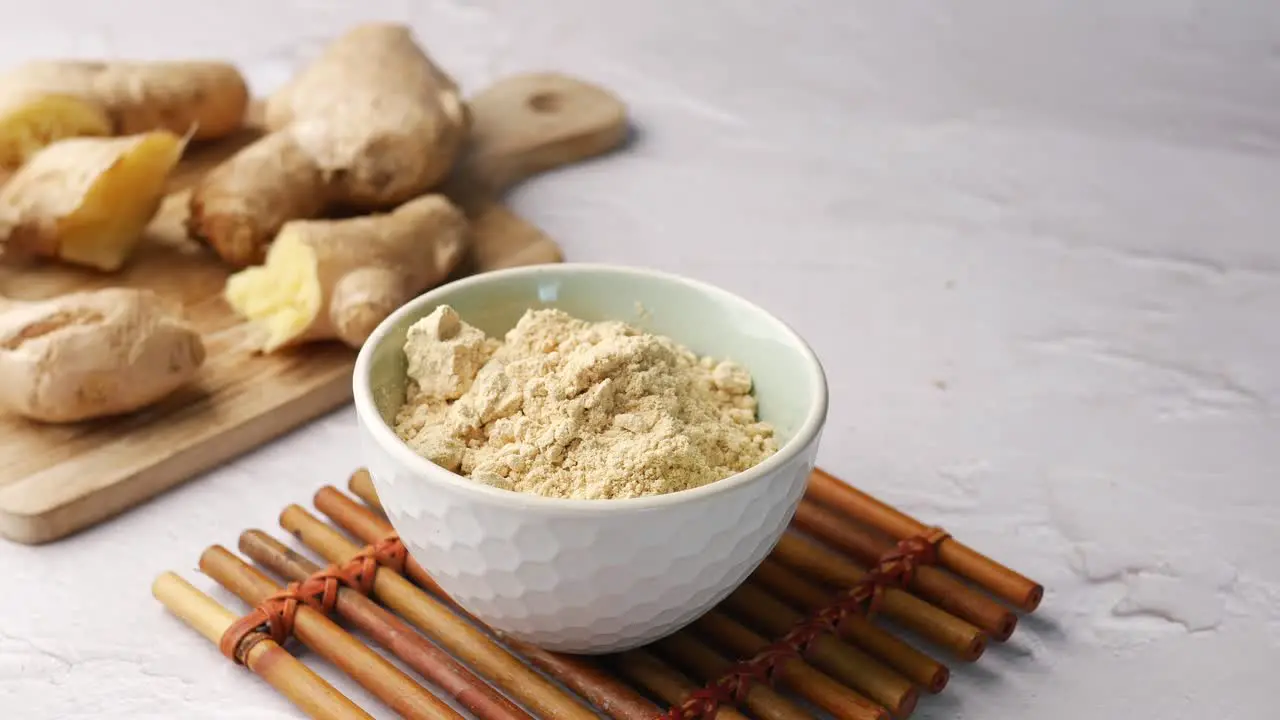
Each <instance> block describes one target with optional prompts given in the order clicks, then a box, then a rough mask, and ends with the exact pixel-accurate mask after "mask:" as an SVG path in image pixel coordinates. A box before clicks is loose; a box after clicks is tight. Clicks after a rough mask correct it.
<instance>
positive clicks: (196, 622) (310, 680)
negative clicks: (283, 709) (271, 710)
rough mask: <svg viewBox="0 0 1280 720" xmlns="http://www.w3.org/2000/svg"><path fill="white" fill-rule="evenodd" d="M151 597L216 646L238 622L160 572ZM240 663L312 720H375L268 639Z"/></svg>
mask: <svg viewBox="0 0 1280 720" xmlns="http://www.w3.org/2000/svg"><path fill="white" fill-rule="evenodd" d="M151 594H152V595H154V596H155V598H156V599H157V600H159V601H160V602H161V603H162V604H164V606H165V607H166V608H168V609H169V612H172V613H173V614H174V615H176V616H178V617H179V618H180V619H181V620H182V621H183V622H185V623H186V624H187V625H188V626H190V627H191V628H192V629H194V630H195V631H196V632H198V633H200V634H201V635H203V636H204V637H205V639H207V640H208V641H209V642H211V643H213V644H214V645H217V644H218V643H219V641H221V640H222V634H223V633H225V632H226V631H227V628H229V627H231V625H232V623H234V622H235V621H236V620H237V619H238V618H237V617H236V615H235V613H233V612H231V611H230V610H228V609H226V608H225V607H223V606H222V605H220V604H219V603H218V601H216V600H214V599H213V598H211V597H209V596H208V595H206V594H204V593H202V592H200V591H199V590H197V589H196V588H195V587H194V586H192V585H191V584H190V583H188V582H187V581H186V580H183V579H182V578H181V577H179V576H178V575H175V574H174V573H171V572H166V573H162V574H161V575H160V576H159V577H157V578H156V579H155V582H154V583H152V585H151ZM242 660H243V662H244V664H245V667H247V668H249V669H250V670H251V671H253V672H254V674H256V675H257V676H258V677H260V678H262V679H263V680H265V681H266V682H267V684H268V685H270V686H271V687H273V688H275V689H276V691H277V692H279V693H280V694H281V695H283V696H285V698H287V699H288V700H289V702H291V703H293V704H294V705H295V706H296V707H297V708H298V709H299V710H302V711H303V712H304V713H306V715H307V717H310V718H315V720H373V716H372V715H369V714H368V713H366V712H365V711H363V710H361V709H360V708H359V707H357V706H356V704H355V703H353V702H351V700H349V699H348V698H347V696H345V695H343V694H342V693H340V692H338V690H337V688H335V687H333V686H332V685H330V684H329V683H328V682H326V681H325V680H324V678H322V677H320V676H319V675H317V674H315V672H313V671H312V670H311V669H310V668H308V667H307V666H306V665H304V664H302V662H301V661H299V660H298V659H297V658H295V657H294V656H292V655H290V654H289V653H288V651H286V650H285V649H284V648H282V647H280V646H279V645H277V644H276V643H275V642H273V641H272V640H270V639H265V638H264V639H262V640H260V641H258V642H256V643H254V644H253V645H252V646H251V647H250V648H249V651H248V652H247V653H245V656H244V658H242Z"/></svg>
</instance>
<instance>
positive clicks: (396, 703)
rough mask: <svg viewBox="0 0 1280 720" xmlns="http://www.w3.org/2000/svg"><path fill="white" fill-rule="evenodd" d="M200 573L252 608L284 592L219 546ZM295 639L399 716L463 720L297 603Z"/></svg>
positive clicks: (204, 559)
mask: <svg viewBox="0 0 1280 720" xmlns="http://www.w3.org/2000/svg"><path fill="white" fill-rule="evenodd" d="M200 570H201V571H203V572H204V573H205V574H207V575H208V576H209V577H211V578H213V579H214V580H217V581H218V584H220V585H222V586H223V587H225V588H226V589H228V590H230V591H231V592H233V593H235V594H236V596H237V597H239V598H240V599H241V600H244V601H245V602H246V603H248V604H250V605H253V606H256V605H258V604H259V603H261V602H262V601H264V600H266V599H267V598H268V597H270V596H271V595H272V594H274V593H277V592H280V591H281V590H283V588H282V587H280V585H277V584H276V583H275V582H273V581H272V580H271V579H270V578H268V577H267V576H266V575H263V574H262V573H261V572H260V571H259V570H258V569H257V568H254V567H253V566H251V565H248V564H247V563H245V562H244V561H243V560H241V559H240V558H238V557H236V556H235V555H233V554H231V551H229V550H227V549H226V548H224V547H222V546H221V545H213V546H210V547H209V548H208V549H207V550H205V551H204V552H203V553H202V554H201V555H200ZM293 635H294V637H296V638H297V639H298V641H299V642H301V643H302V644H303V645H306V646H307V647H309V648H311V649H312V650H314V651H315V652H316V654H318V655H320V656H321V657H323V658H324V659H326V660H328V661H329V662H331V663H333V664H334V665H335V666H337V667H338V669H339V670H342V671H343V672H344V673H346V674H347V675H349V676H350V677H351V679H353V680H355V681H356V682H357V683H359V684H360V686H361V687H363V688H364V689H366V690H368V691H369V692H371V693H373V695H374V696H375V697H377V698H378V699H379V700H381V701H382V702H384V703H386V704H387V706H388V707H390V708H391V709H392V710H394V711H396V713H398V714H399V715H400V716H402V717H405V718H412V719H414V720H418V719H419V718H421V719H422V720H428V719H430V720H462V716H461V715H459V714H458V713H457V711H455V710H454V709H453V708H451V707H449V706H448V705H447V704H445V703H444V702H443V701H442V700H440V698H438V697H436V696H435V695H432V694H431V693H429V692H427V689H426V688H424V687H423V686H421V685H419V684H418V683H416V682H414V680H413V678H411V677H409V676H408V675H406V674H404V672H402V671H401V670H400V668H398V667H396V666H395V665H392V664H391V663H390V662H388V661H387V660H385V659H384V658H383V657H382V656H381V655H379V654H378V653H376V652H374V651H373V650H371V649H370V648H369V647H368V646H366V645H365V644H364V643H362V642H360V641H359V640H357V639H355V638H354V637H352V636H351V635H350V634H349V633H347V631H345V630H343V629H342V628H341V627H339V626H338V625H337V623H335V622H333V621H332V620H330V619H329V618H327V617H325V615H324V613H322V612H320V611H319V610H316V609H315V608H313V607H311V606H309V605H303V604H301V603H299V605H298V609H297V614H296V615H295V616H294V626H293Z"/></svg>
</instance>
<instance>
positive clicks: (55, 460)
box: [0, 74, 627, 544]
mask: <svg viewBox="0 0 1280 720" xmlns="http://www.w3.org/2000/svg"><path fill="white" fill-rule="evenodd" d="M468 102H469V104H470V107H471V111H472V113H473V118H474V126H473V131H472V136H471V141H470V149H469V151H468V154H467V157H466V158H465V159H464V160H463V161H462V162H461V163H460V164H459V167H458V168H457V169H456V171H455V173H454V175H453V176H452V177H451V178H450V179H449V180H448V181H447V182H446V183H445V186H444V188H443V190H444V192H445V193H446V194H448V195H449V196H450V197H451V198H452V199H453V200H454V201H455V202H456V203H458V204H459V205H460V206H461V207H462V208H463V209H464V210H465V211H466V213H467V215H468V217H469V218H470V219H471V223H472V242H473V246H472V249H471V252H470V255H469V256H468V258H467V260H466V261H465V262H464V266H463V267H462V268H461V269H460V270H459V273H458V274H467V273H474V272H484V271H487V270H493V269H497V268H502V267H511V266H516V265H530V264H537V263H546V262H559V261H561V260H562V257H561V254H560V249H559V247H558V246H557V245H556V244H555V242H553V241H552V240H551V239H550V238H548V237H547V236H546V235H544V234H543V233H542V232H540V231H539V230H538V229H537V228H535V227H533V226H531V225H529V224H528V223H526V222H525V221H523V220H522V219H520V218H519V217H517V216H516V215H514V214H512V213H511V212H510V211H509V210H507V209H506V208H505V207H504V206H503V205H502V204H501V201H500V197H501V194H502V192H503V191H505V190H506V189H508V188H509V187H510V186H511V185H513V184H514V183H517V182H520V181H521V180H524V179H525V178H527V177H529V176H531V175H534V174H537V173H539V172H543V171H546V170H550V169H552V168H555V167H558V166H562V165H566V164H569V163H574V162H578V161H581V160H585V159H587V158H591V157H594V156H597V155H600V154H602V153H605V152H607V151H609V150H612V149H614V148H616V147H618V146H619V145H621V144H622V142H623V141H624V139H625V138H626V135H627V121H626V110H625V107H624V106H623V104H622V103H621V102H619V101H618V100H617V99H616V98H615V97H613V96H612V95H611V94H610V93H608V92H607V91H605V90H603V89H601V88H598V87H595V86H592V85H589V84H586V83H583V82H581V81H578V80H575V79H572V78H568V77H565V76H562V75H554V74H533V75H520V76H515V77H511V78H508V79H505V80H502V81H499V82H498V83H496V84H494V85H493V86H491V87H489V88H488V89H486V90H484V91H483V92H481V93H479V94H478V95H476V96H474V97H472V98H470V99H469V101H468ZM256 114H257V110H256V109H255V112H254V115H255V116H256ZM256 127H257V124H256V121H255V122H253V123H251V127H250V128H249V129H247V130H246V131H245V132H243V133H241V134H240V135H238V136H236V137H233V138H227V139H225V140H222V141H219V142H218V143H216V144H212V145H206V146H203V147H193V148H190V149H189V150H188V152H187V154H186V157H184V159H183V162H182V165H181V166H180V167H179V169H178V170H177V171H176V172H175V174H174V176H173V178H172V182H171V187H170V194H169V195H168V197H167V198H166V200H165V203H164V205H163V207H162V208H161V211H160V212H159V214H158V215H157V217H156V218H155V220H154V222H153V223H152V224H151V226H150V227H149V228H148V230H147V237H146V238H145V241H144V243H143V245H142V247H141V248H140V249H139V251H138V253H137V255H136V256H135V258H134V259H133V260H132V261H131V262H130V264H129V265H128V266H127V267H126V268H124V269H123V270H121V271H120V272H118V273H114V274H110V275H106V274H99V273H94V272H89V271H84V270H79V269H76V268H71V267H66V266H62V265H55V264H52V263H46V264H41V265H38V266H33V267H26V268H21V269H12V268H10V269H3V270H0V295H3V296H8V297H11V298H14V299H20V300H26V299H39V298H46V297H51V296H55V295H59V294H62V293H65V292H69V291H74V290H84V289H89V288H95V287H106V286H112V285H117V286H118V285H124V286H132V287H146V288H151V289H153V290H155V291H157V292H159V293H162V294H165V295H168V296H171V297H175V298H178V299H180V300H181V301H182V302H183V304H184V306H185V307H186V311H187V314H188V317H189V318H190V320H191V321H192V322H193V323H194V324H195V325H196V326H197V327H198V328H199V329H200V331H201V332H202V333H203V335H204V339H205V343H206V345H207V347H208V350H209V358H208V360H207V362H206V365H205V366H204V368H203V369H202V374H201V376H200V378H199V380H198V382H196V383H194V384H192V385H191V386H189V387H187V388H184V389H183V390H180V391H179V392H177V393H175V394H174V395H172V396H170V397H169V398H167V399H166V400H164V401H162V402H161V403H159V404H156V405H154V406H152V407H150V408H146V409H144V410H142V411H139V412H136V413H133V414H131V415H125V416H119V417H116V418H109V419H101V420H96V421H92V422H87V423H80V424H75V425H65V426H57V425H41V424H38V423H34V422H30V421H27V420H24V419H22V418H18V417H15V416H9V415H0V535H3V536H5V537H7V538H9V539H11V540H15V541H18V542H23V543H31V544H35V543H43V542H48V541H51V540H55V539H58V538H61V537H65V536H66V535H68V534H70V533H72V532H75V531H77V530H80V529H83V528H85V527H88V526H91V525H93V524H96V523H98V522H101V521H103V520H105V519H107V518H110V517H112V516H114V515H116V514H118V513H121V512H123V511H124V510H126V509H128V508H130V507H133V506H135V505H137V504H138V503H141V502H143V501H145V500H147V499H148V498H151V497H153V496H155V495H157V494H158V493H160V492H163V491H164V490H166V489H168V488H170V487H173V486H174V485H177V484H179V483H182V482H184V481H186V480H189V479H191V478H193V477H195V476H196V475H198V474H199V473H201V472H203V471H206V470H208V469H210V468H212V467H214V466H216V465H218V464H219V463H222V462H224V461H226V460H228V459H230V458H233V457H235V456H237V455H240V454H242V453H245V452H247V451H248V450H251V449H253V448H255V447H257V446H259V445H261V444H263V443H265V442H267V441H269V440H271V439H273V438H275V437H277V436H279V435H281V434H283V433H285V432H287V431H289V430H291V429H293V428H296V427H297V426H299V425H301V424H303V423H305V422H307V421H309V420H311V419H313V418H315V417H317V416H319V415H321V414H323V413H325V412H327V411H329V410H332V409H334V408H336V407H338V406H339V405H342V404H344V403H346V402H348V401H349V400H350V398H351V370H352V365H353V363H354V360H355V351H354V350H351V349H350V348H347V347H345V346H341V345H338V344H336V343H335V344H317V345H311V346H307V347H303V348H299V349H296V350H294V351H290V352H286V353H282V354H279V355H275V356H263V355H256V354H254V353H253V352H252V351H251V349H250V348H249V347H248V345H247V340H248V337H249V335H248V333H247V327H246V326H245V325H244V324H243V323H242V322H241V321H240V320H239V318H238V317H237V316H236V315H235V314H234V313H233V312H232V311H231V309H230V307H229V306H228V305H227V304H226V303H225V302H224V301H223V299H222V296H221V292H222V288H223V284H224V282H225V281H226V278H227V275H228V270H227V268H226V267H224V266H223V265H222V264H221V263H220V262H219V261H218V260H217V258H216V257H215V256H214V255H213V254H212V253H211V252H209V251H207V250H205V249H204V248H202V247H200V246H199V245H198V244H197V243H195V242H193V241H191V240H189V239H188V238H187V237H186V233H185V230H184V228H183V222H184V220H185V218H186V200H187V196H188V194H189V191H190V188H191V186H192V185H193V184H194V183H195V182H196V181H197V180H198V179H199V177H200V176H201V175H202V174H203V173H204V172H206V171H207V170H209V169H210V168H211V167H213V166H214V165H215V164H216V163H218V162H219V161H220V160H222V159H223V158H225V157H228V156H229V155H231V154H232V153H233V152H235V151H236V150H237V149H238V148H240V147H242V146H243V145H245V144H247V143H248V142H251V141H252V140H253V139H254V138H255V137H257V136H258V134H259V132H260V131H258V130H257V129H256Z"/></svg>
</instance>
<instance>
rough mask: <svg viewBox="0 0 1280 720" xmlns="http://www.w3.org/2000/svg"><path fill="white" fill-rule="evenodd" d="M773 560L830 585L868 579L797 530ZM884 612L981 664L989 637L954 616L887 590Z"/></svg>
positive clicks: (790, 532)
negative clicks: (979, 659) (980, 659)
mask: <svg viewBox="0 0 1280 720" xmlns="http://www.w3.org/2000/svg"><path fill="white" fill-rule="evenodd" d="M772 557H773V558H775V559H777V560H778V561H779V562H781V563H783V564H785V565H789V566H790V567H792V568H795V569H796V570H799V571H801V572H803V573H804V574H806V575H809V576H810V577H813V578H815V579H817V580H819V581H821V582H824V583H827V584H828V585H835V586H837V587H841V588H849V587H853V586H854V585H857V584H858V583H859V582H861V581H862V579H863V578H864V577H866V574H867V573H866V571H865V570H863V569H862V568H860V567H858V566H857V565H854V564H853V563H852V562H849V561H848V560H846V559H845V558H844V556H842V555H839V554H836V553H834V552H832V551H830V550H828V549H826V548H825V547H823V546H821V545H819V544H817V543H815V542H813V541H811V540H807V539H805V538H803V537H801V536H800V535H798V534H796V532H795V531H793V530H788V531H787V532H785V533H783V535H782V539H781V540H779V541H778V544H777V545H776V546H774V549H773V555H772ZM880 610H881V612H883V613H884V614H885V615H887V616H889V617H891V618H893V619H895V620H897V621H899V622H901V623H902V624H903V625H906V626H907V627H909V628H911V629H912V630H915V631H916V632H918V633H920V634H921V635H923V636H924V637H926V638H928V639H929V640H932V641H933V642H936V643H938V644H939V645H941V646H943V647H945V648H946V649H947V650H949V651H951V652H952V653H953V654H954V655H955V656H956V657H957V658H959V659H961V660H965V661H970V662H972V661H974V660H977V659H978V657H979V656H981V655H982V653H983V651H985V650H986V647H987V636H986V633H984V632H982V631H981V630H979V629H978V628H976V627H974V626H973V625H970V624H969V623H967V622H965V621H964V620H961V619H960V618H958V617H955V616H954V615H951V614H950V613H947V612H944V611H942V610H939V609H938V608H936V607H934V606H932V605H930V604H929V603H927V602H925V601H923V600H921V599H919V598H917V597H915V596H914V595H912V594H911V593H908V592H905V591H903V590H899V589H897V588H886V589H885V591H884V595H883V600H882V602H881V606H880Z"/></svg>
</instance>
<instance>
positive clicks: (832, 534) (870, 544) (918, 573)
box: [795, 500, 1018, 642]
mask: <svg viewBox="0 0 1280 720" xmlns="http://www.w3.org/2000/svg"><path fill="white" fill-rule="evenodd" d="M795 522H796V525H798V526H800V528H802V529H803V530H805V531H806V532H808V533H809V534H810V535H813V536H814V537H817V538H819V539H821V540H823V541H825V542H827V543H829V544H830V545H831V546H832V547H834V548H837V549H839V550H843V551H845V552H847V553H849V554H850V555H852V556H853V557H854V558H856V559H858V560H859V561H861V562H863V563H865V564H867V565H874V564H875V563H876V562H877V561H878V560H879V559H880V558H881V557H883V556H884V554H885V553H887V552H889V551H891V550H893V549H894V543H893V541H892V540H887V539H884V538H882V537H880V536H878V535H877V534H875V533H873V532H869V531H867V530H865V529H863V528H861V527H858V526H856V525H855V524H854V523H853V522H851V521H850V520H849V518H848V516H846V515H841V514H840V513H838V512H836V511H834V510H829V509H827V508H826V507H824V506H822V505H819V504H817V503H815V502H813V501H812V500H804V501H801V503H800V506H799V507H798V508H797V509H796V515H795ZM908 587H909V588H910V589H911V590H912V591H913V592H914V594H916V595H918V596H920V598H922V599H924V600H928V601H929V602H931V603H933V604H934V605H936V606H938V607H939V608H941V609H943V610H946V611H947V612H949V613H951V614H952V615H955V616H956V617H958V618H960V619H961V620H966V621H968V622H970V623H973V624H974V625H975V626H977V627H978V628H980V629H982V630H983V631H984V632H986V633H987V634H988V635H989V636H990V637H992V638H994V639H996V640H998V641H1000V642H1004V641H1005V640H1008V639H1009V637H1010V636H1011V635H1013V630H1014V628H1015V627H1017V625H1018V616H1017V615H1015V614H1014V613H1013V612H1012V611H1011V610H1009V609H1008V608H1006V607H1004V606H1003V605H1001V604H1000V603H998V602H996V601H995V600H994V599H992V598H991V597H990V596H988V595H986V594H984V593H982V592H979V591H978V590H975V589H973V588H971V587H969V586H968V585H965V584H964V583H962V582H960V581H959V580H957V579H956V578H955V576H953V575H951V574H949V573H947V572H946V571H945V570H941V569H939V568H936V567H929V566H927V565H925V566H920V567H918V568H916V570H915V573H914V576H913V577H912V578H911V583H910V585H909V586H908Z"/></svg>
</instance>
